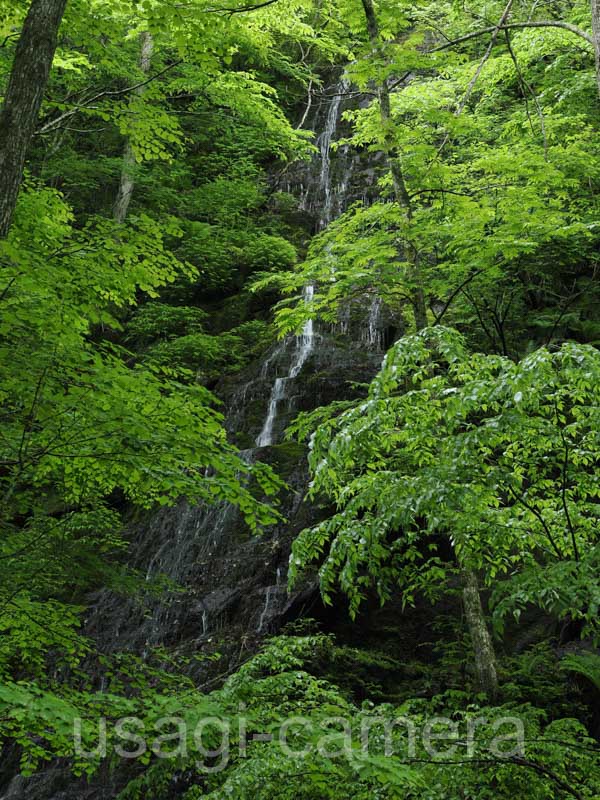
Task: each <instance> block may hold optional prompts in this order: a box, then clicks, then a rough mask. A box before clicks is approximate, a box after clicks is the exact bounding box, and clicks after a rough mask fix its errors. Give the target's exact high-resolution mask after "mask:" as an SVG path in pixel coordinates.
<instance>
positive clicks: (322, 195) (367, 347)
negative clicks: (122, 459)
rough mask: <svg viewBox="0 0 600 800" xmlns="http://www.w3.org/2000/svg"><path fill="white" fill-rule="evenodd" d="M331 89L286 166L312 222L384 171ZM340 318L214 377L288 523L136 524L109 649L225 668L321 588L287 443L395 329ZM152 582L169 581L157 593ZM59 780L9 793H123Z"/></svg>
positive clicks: (233, 518)
mask: <svg viewBox="0 0 600 800" xmlns="http://www.w3.org/2000/svg"><path fill="white" fill-rule="evenodd" d="M330 89H334V90H335V89H337V90H339V91H337V92H336V91H332V92H331V94H332V96H331V97H330V98H327V99H324V100H323V101H322V102H321V103H320V104H317V108H316V115H315V116H314V117H313V119H312V121H311V124H312V125H314V129H315V130H317V131H319V136H318V138H317V144H318V148H319V152H318V155H317V156H316V157H315V159H314V160H313V162H312V163H311V164H309V165H308V166H304V167H301V168H299V171H297V172H296V173H294V172H293V171H291V172H290V173H289V174H288V176H287V179H288V181H290V182H295V183H294V185H293V186H292V184H291V183H290V185H289V186H288V188H289V189H290V190H293V191H294V192H295V193H296V195H297V196H298V197H299V199H300V205H301V207H302V209H303V211H304V212H306V213H307V214H310V215H311V216H312V218H313V220H314V227H315V229H316V230H318V229H319V228H321V227H323V226H324V225H325V224H326V223H327V222H328V221H330V220H331V219H332V218H334V217H335V216H336V215H338V214H339V213H341V212H342V211H343V210H344V208H345V207H346V206H347V204H348V203H349V202H351V201H353V200H355V199H357V198H358V197H359V195H358V194H357V192H358V191H359V190H360V191H361V192H363V194H364V193H365V192H368V191H370V190H371V189H370V187H371V186H374V185H375V181H376V177H377V170H378V166H377V164H375V165H371V166H368V169H367V166H365V162H364V161H363V159H362V157H360V156H351V155H350V154H349V151H348V150H347V148H346V149H344V147H341V148H340V149H339V150H338V151H336V152H335V154H334V151H333V148H332V143H333V142H334V141H335V140H336V139H338V138H340V136H341V135H342V129H343V126H341V123H340V116H341V114H342V112H343V110H345V108H346V107H348V102H349V101H348V99H347V98H346V97H345V96H344V94H343V93H344V92H346V91H347V89H348V87H347V85H346V84H343V83H342V84H339V85H338V86H337V87H335V86H334V87H330ZM365 170H366V171H365ZM360 187H362V188H360ZM361 196H362V195H361ZM306 292H310V287H307V289H306ZM342 317H343V318H342V320H341V321H340V323H339V324H338V325H337V326H320V325H317V324H316V323H312V322H310V323H307V324H306V326H305V329H304V331H303V332H302V334H301V335H300V336H298V337H294V336H290V337H288V338H287V339H285V340H284V341H282V342H279V343H277V344H276V345H274V346H273V347H272V348H271V350H270V352H269V353H268V354H267V356H266V358H265V359H263V360H262V361H261V362H260V363H258V364H254V365H252V366H251V367H249V368H247V369H246V370H245V371H244V372H243V373H242V374H240V375H238V376H236V378H235V379H229V380H227V381H223V382H222V383H221V385H220V386H219V387H218V393H219V394H220V396H221V397H222V398H223V400H224V408H225V413H226V418H227V428H228V430H229V433H230V436H231V439H232V441H234V442H235V443H236V444H237V445H238V446H239V447H240V448H241V449H242V450H243V452H244V455H245V457H246V458H247V459H248V461H255V460H261V461H265V462H267V463H269V464H271V465H272V466H273V467H274V469H275V470H276V471H277V472H278V473H279V474H280V475H281V476H282V477H283V478H284V480H285V481H286V483H287V487H288V488H287V490H286V491H285V492H284V493H283V494H282V497H281V505H280V511H281V513H282V515H283V518H284V519H285V522H282V523H280V524H277V525H274V526H272V527H271V528H270V529H268V530H266V531H264V532H263V533H262V535H253V534H252V533H251V532H250V531H249V530H248V528H247V526H246V525H245V523H244V521H243V518H242V517H241V515H240V514H239V513H238V512H237V510H236V509H235V508H234V507H232V506H230V505H228V504H225V503H221V504H219V505H216V506H212V507H207V506H205V505H199V506H190V505H189V504H187V503H186V502H185V501H181V502H180V503H179V504H178V505H177V506H176V507H174V508H169V509H161V510H160V511H158V512H157V513H154V514H151V515H149V516H148V517H146V518H145V519H142V520H141V521H138V522H136V523H135V524H133V525H132V528H131V533H130V540H131V546H130V553H129V557H128V561H129V565H130V566H131V567H133V568H134V569H136V570H139V571H140V572H142V574H144V575H146V577H147V581H148V592H147V593H146V594H145V596H143V597H141V598H136V599H133V598H123V597H122V596H117V595H115V594H114V593H112V592H111V591H110V590H108V589H105V590H102V591H100V592H98V593H97V594H96V595H95V596H94V597H93V598H91V600H90V606H89V611H88V615H87V619H86V633H87V634H88V635H90V636H92V637H93V638H94V639H95V640H96V642H97V644H98V648H99V649H100V650H101V651H104V652H111V651H127V650H128V651H132V652H135V653H137V654H140V655H142V656H143V655H144V654H146V653H147V652H149V651H150V650H151V649H152V648H153V647H156V646H166V647H169V648H173V649H174V650H176V651H177V652H180V653H183V654H195V653H206V654H210V653H211V652H214V651H216V650H218V651H219V652H220V653H221V654H223V658H222V659H221V660H220V661H219V662H218V665H217V667H216V668H217V671H218V673H219V674H223V673H224V672H226V671H227V670H228V669H233V668H235V665H236V664H237V663H238V660H239V658H240V648H241V647H243V649H244V657H246V656H247V654H248V651H251V650H252V649H253V648H255V647H256V646H257V645H258V643H259V642H260V640H261V638H262V637H264V636H265V635H266V634H268V633H271V632H273V631H275V630H277V629H278V627H279V626H280V625H281V624H282V622H283V621H287V620H289V619H293V618H295V617H297V616H298V615H301V614H302V613H303V612H304V611H305V610H306V608H307V607H308V606H310V605H311V603H314V602H315V598H316V596H317V590H316V586H315V585H314V584H312V583H311V582H310V581H308V582H307V583H306V584H305V585H303V586H300V587H298V589H297V590H296V591H295V592H294V593H292V594H289V593H288V591H287V567H288V560H289V553H290V547H291V543H292V541H293V539H294V538H295V536H296V535H297V534H298V533H299V531H301V530H302V529H303V528H305V527H307V526H309V525H311V524H313V523H314V522H316V521H317V520H318V519H319V514H320V513H321V512H320V511H319V509H318V508H317V507H314V506H311V505H310V504H309V503H307V502H306V501H305V500H304V497H305V494H306V490H307V486H308V480H309V476H308V470H307V464H306V449H305V447H304V446H302V445H299V444H297V443H294V442H288V441H284V431H285V428H286V427H287V425H288V424H289V423H290V422H291V420H292V419H293V418H294V417H295V416H296V415H297V413H298V412H300V411H308V410H312V409H314V408H316V407H318V406H321V405H326V404H328V403H330V402H331V401H333V400H342V399H347V398H351V397H356V396H358V395H359V394H360V390H358V391H357V389H356V388H355V384H361V383H362V384H365V383H368V382H369V381H370V379H371V378H372V377H373V375H374V374H375V372H376V370H377V369H378V367H379V365H380V363H381V359H382V357H383V352H384V350H385V347H386V345H388V344H389V343H390V340H391V339H392V338H393V336H394V333H395V329H393V328H392V327H391V326H390V323H389V320H388V319H386V315H385V311H384V309H382V307H381V304H380V302H379V301H378V300H377V299H376V298H375V299H373V300H369V302H368V303H367V304H366V312H365V304H364V303H362V304H357V305H356V306H353V307H349V308H348V309H347V313H345V314H343V315H342ZM157 581H162V585H161V588H160V591H158V590H157V588H156V583H157ZM165 586H166V588H165ZM189 670H190V674H191V675H192V676H193V677H194V679H196V680H197V682H198V683H199V684H202V683H203V682H205V681H206V680H207V679H209V678H211V677H212V675H211V670H215V665H214V664H213V663H212V662H210V660H209V661H206V660H194V659H192V660H190V667H189ZM61 780H62V781H64V780H65V778H64V775H63V773H62V771H59V770H50V771H48V773H44V774H42V775H40V776H36V777H35V778H34V779H33V780H31V781H26V782H23V781H22V780H21V779H20V778H18V779H15V780H13V782H12V783H11V784H10V788H9V789H8V794H5V795H4V796H3V798H2V800H22V798H36V800H37V798H39V800H75V798H83V797H90V798H94V800H95V799H96V798H97V797H98V798H99V797H102V798H105V797H106V798H108V797H114V793H113V791H112V789H108V790H106V787H104V788H102V789H98V793H96V794H94V793H93V792H92V793H91V794H89V795H87V794H84V793H83V789H82V787H81V786H80V785H76V787H75V788H71V789H69V790H67V791H66V793H65V791H64V790H63V784H61V783H60V782H61ZM86 791H87V790H86Z"/></svg>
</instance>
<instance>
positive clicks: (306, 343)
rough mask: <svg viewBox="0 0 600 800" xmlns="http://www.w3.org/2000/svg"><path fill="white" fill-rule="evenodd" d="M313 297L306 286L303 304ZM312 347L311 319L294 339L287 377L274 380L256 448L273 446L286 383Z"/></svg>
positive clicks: (299, 370) (313, 336) (302, 363)
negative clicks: (279, 407)
mask: <svg viewBox="0 0 600 800" xmlns="http://www.w3.org/2000/svg"><path fill="white" fill-rule="evenodd" d="M313 296H314V286H310V285H309V286H306V287H305V288H304V292H303V298H304V302H305V303H310V302H311V300H312V298H313ZM314 346H315V331H314V323H313V320H312V319H309V320H307V321H306V322H305V323H304V328H303V329H302V333H301V334H300V336H296V337H295V348H294V352H293V355H292V360H291V363H290V367H289V372H288V374H287V376H286V377H285V378H275V382H274V383H273V388H272V389H271V396H270V398H269V406H268V409H267V416H266V417H265V422H264V425H263V427H262V430H261V432H260V433H259V434H258V436H257V438H256V446H257V447H268V446H269V445H271V444H273V428H274V425H275V420H276V418H277V411H278V406H279V403H281V401H283V400H286V399H287V397H288V393H287V392H288V383H289V382H290V381H293V380H294V379H295V378H297V377H298V375H299V374H300V372H301V371H302V367H303V366H304V365H305V363H306V361H307V360H308V357H309V356H310V354H311V352H312V350H313V348H314Z"/></svg>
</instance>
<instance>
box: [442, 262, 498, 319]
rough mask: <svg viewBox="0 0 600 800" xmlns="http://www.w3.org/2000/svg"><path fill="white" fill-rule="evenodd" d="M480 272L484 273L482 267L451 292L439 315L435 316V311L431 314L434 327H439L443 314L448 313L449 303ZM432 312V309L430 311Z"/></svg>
mask: <svg viewBox="0 0 600 800" xmlns="http://www.w3.org/2000/svg"><path fill="white" fill-rule="evenodd" d="M482 272H485V268H484V267H482V268H481V269H476V270H475V271H474V272H472V273H471V274H470V275H469V276H468V278H466V279H465V280H464V281H463V282H462V283H461V284H460V286H458V287H457V288H456V289H455V290H454V291H453V292H452V294H451V295H450V297H449V298H448V299H447V300H446V302H445V303H444V308H443V309H442V310H441V311H440V313H439V314H436V313H435V311H434V312H433V313H434V316H435V324H436V325H439V324H440V322H441V321H442V317H443V316H444V314H445V313H446V311H448V309H449V308H450V305H451V303H453V302H454V300H455V299H456V298H457V297H458V295H459V294H460V293H461V292H462V290H463V289H464V288H465V286H467V285H468V284H469V283H471V281H472V280H474V279H475V278H476V277H477V276H478V275H481V273H482ZM432 310H433V309H432Z"/></svg>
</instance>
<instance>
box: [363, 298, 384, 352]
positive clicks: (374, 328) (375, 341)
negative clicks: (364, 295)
mask: <svg viewBox="0 0 600 800" xmlns="http://www.w3.org/2000/svg"><path fill="white" fill-rule="evenodd" d="M381 306H382V302H381V298H380V297H375V298H374V299H373V302H372V303H371V310H370V311H369V319H368V330H367V342H368V344H369V345H370V346H371V347H374V348H377V349H381V347H382V346H383V335H382V331H381V325H380V323H381Z"/></svg>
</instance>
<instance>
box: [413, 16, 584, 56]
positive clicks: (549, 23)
mask: <svg viewBox="0 0 600 800" xmlns="http://www.w3.org/2000/svg"><path fill="white" fill-rule="evenodd" d="M511 28H562V29H563V30H566V31H570V32H571V33H574V34H575V36H579V37H580V38H581V39H585V41H586V42H587V43H588V44H591V45H592V47H593V45H594V40H593V38H592V37H591V36H590V34H589V33H586V32H585V31H583V30H582V29H581V28H578V27H577V26H576V25H571V23H570V22H562V21H560V20H552V19H547V20H540V21H536V22H505V23H503V24H502V25H490V26H489V28H481V29H480V30H478V31H473V32H472V33H467V34H465V35H464V36H459V37H458V38H457V39H452V40H450V41H448V42H444V44H440V45H438V46H437V47H434V48H433V49H432V50H430V51H429V52H430V53H436V52H438V51H439V50H447V49H448V48H449V47H454V46H455V45H457V44H462V42H468V41H469V40H470V39H476V38H478V37H479V36H485V35H486V34H487V33H493V32H494V31H505V30H510V29H511Z"/></svg>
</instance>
